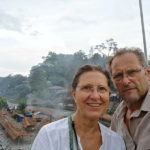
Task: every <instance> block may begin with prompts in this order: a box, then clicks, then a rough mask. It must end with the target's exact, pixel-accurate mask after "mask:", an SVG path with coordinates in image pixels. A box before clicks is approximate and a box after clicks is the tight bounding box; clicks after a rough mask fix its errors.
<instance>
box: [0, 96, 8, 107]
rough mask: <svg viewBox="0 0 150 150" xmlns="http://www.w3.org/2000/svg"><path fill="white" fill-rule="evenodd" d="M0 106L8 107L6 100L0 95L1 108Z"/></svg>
mask: <svg viewBox="0 0 150 150" xmlns="http://www.w3.org/2000/svg"><path fill="white" fill-rule="evenodd" d="M2 108H6V109H7V108H8V104H7V100H6V99H5V98H2V97H1V96H0V109H2Z"/></svg>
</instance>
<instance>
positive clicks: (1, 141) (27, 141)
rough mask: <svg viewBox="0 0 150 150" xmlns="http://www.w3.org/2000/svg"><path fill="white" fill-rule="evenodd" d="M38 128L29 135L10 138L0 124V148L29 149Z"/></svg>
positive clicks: (3, 149) (11, 149)
mask: <svg viewBox="0 0 150 150" xmlns="http://www.w3.org/2000/svg"><path fill="white" fill-rule="evenodd" d="M37 132H38V130H35V131H34V132H32V133H31V136H27V137H23V138H20V139H17V140H12V139H11V138H10V137H9V136H7V135H6V134H5V132H4V129H2V127H1V126H0V150H31V146H32V143H33V141H34V138H35V136H36V135H37Z"/></svg>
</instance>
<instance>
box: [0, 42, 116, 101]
mask: <svg viewBox="0 0 150 150" xmlns="http://www.w3.org/2000/svg"><path fill="white" fill-rule="evenodd" d="M115 50H117V43H116V42H115V41H114V40H113V39H109V40H106V42H105V43H101V44H100V45H96V46H93V47H91V48H90V50H89V51H88V53H85V52H83V51H82V50H79V51H77V52H76V53H74V54H56V53H55V52H52V51H50V52H49V53H48V55H47V56H46V57H43V62H42V63H40V64H37V65H36V66H33V67H32V68H31V71H30V74H29V76H28V77H25V76H22V75H14V76H12V75H9V76H7V77H0V96H2V97H4V98H6V99H7V100H8V101H9V102H12V103H19V101H20V100H21V99H24V100H26V101H27V102H28V103H30V104H32V103H37V102H43V101H47V100H50V101H51V102H52V104H57V103H64V104H67V103H69V102H70V101H72V99H71V96H70V90H71V82H72V78H73V75H74V73H75V71H76V69H77V68H78V67H79V66H81V65H84V64H95V65H101V66H103V67H105V62H106V59H107V57H108V56H109V55H110V54H111V53H112V52H113V51H115ZM112 89H113V86H112Z"/></svg>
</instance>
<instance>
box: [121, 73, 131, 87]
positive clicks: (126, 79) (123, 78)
mask: <svg viewBox="0 0 150 150" xmlns="http://www.w3.org/2000/svg"><path fill="white" fill-rule="evenodd" d="M122 82H123V84H124V85H127V84H129V82H130V79H129V76H128V75H127V74H123V77H122Z"/></svg>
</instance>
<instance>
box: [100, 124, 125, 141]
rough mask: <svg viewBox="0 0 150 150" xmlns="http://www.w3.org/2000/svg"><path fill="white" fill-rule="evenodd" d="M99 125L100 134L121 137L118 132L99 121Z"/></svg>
mask: <svg viewBox="0 0 150 150" xmlns="http://www.w3.org/2000/svg"><path fill="white" fill-rule="evenodd" d="M99 125H100V129H101V132H102V134H105V136H106V135H108V136H110V137H113V138H119V139H122V137H121V136H120V135H119V134H118V133H116V132H114V131H112V130H111V129H110V128H108V127H106V126H104V125H103V124H101V123H99Z"/></svg>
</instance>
